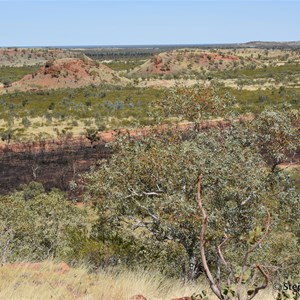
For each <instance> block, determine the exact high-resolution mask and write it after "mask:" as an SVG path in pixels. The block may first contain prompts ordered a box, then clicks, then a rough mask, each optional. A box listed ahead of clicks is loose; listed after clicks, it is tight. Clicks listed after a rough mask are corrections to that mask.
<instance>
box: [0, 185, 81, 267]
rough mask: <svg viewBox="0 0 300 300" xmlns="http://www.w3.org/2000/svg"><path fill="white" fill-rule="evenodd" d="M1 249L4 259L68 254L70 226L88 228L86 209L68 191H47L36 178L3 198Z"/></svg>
mask: <svg viewBox="0 0 300 300" xmlns="http://www.w3.org/2000/svg"><path fill="white" fill-rule="evenodd" d="M0 216H1V224H0V226H1V231H0V232H1V234H0V239H1V243H0V252H1V259H2V263H3V262H13V261H20V260H21V261H22V260H43V259H47V258H65V257H66V254H67V253H68V252H69V251H70V241H69V235H68V231H69V230H72V229H73V230H75V229H76V230H80V228H84V227H85V225H84V219H85V217H84V213H83V211H80V210H79V209H77V208H76V207H74V206H73V205H72V204H71V203H69V202H67V200H66V198H65V197H64V195H63V194H62V193H61V192H59V191H57V190H53V191H51V192H49V193H46V192H45V190H44V189H43V187H42V186H41V185H40V184H38V183H35V182H32V183H30V184H29V185H28V186H23V187H22V190H21V191H19V192H15V193H14V194H12V195H10V196H5V197H2V198H1V202H0Z"/></svg>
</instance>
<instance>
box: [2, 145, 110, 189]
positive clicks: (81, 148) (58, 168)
mask: <svg viewBox="0 0 300 300" xmlns="http://www.w3.org/2000/svg"><path fill="white" fill-rule="evenodd" d="M19 150H20V149H19ZM110 155H111V154H110V150H109V149H108V148H107V147H105V144H104V143H101V144H97V145H94V146H91V145H86V144H80V143H78V144H72V143H66V144H64V143H63V144H61V145H55V147H47V148H43V147H38V148H36V147H33V146H32V145H31V146H28V147H24V148H22V151H16V149H13V148H10V147H6V148H5V149H4V150H3V151H0V195H3V194H8V193H9V192H12V191H14V190H16V189H18V188H19V187H20V185H21V184H28V183H29V182H31V181H37V182H40V183H42V184H43V186H44V187H45V189H46V190H50V189H52V188H58V189H60V190H63V191H68V190H69V188H70V187H69V182H70V181H71V180H75V181H76V180H78V178H79V175H80V174H82V173H84V172H86V171H88V170H89V169H90V167H91V166H93V165H95V164H96V163H97V161H99V160H100V159H103V158H107V157H109V156H110Z"/></svg>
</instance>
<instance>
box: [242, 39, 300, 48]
mask: <svg viewBox="0 0 300 300" xmlns="http://www.w3.org/2000/svg"><path fill="white" fill-rule="evenodd" d="M238 45H239V46H241V47H257V48H300V41H291V42H265V41H251V42H247V43H243V44H238Z"/></svg>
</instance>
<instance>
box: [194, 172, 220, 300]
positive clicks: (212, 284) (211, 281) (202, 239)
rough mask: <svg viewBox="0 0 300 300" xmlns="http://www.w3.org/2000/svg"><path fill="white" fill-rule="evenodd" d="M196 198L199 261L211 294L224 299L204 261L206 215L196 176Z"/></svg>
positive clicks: (199, 178) (199, 181)
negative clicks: (199, 215) (199, 225)
mask: <svg viewBox="0 0 300 300" xmlns="http://www.w3.org/2000/svg"><path fill="white" fill-rule="evenodd" d="M197 196H198V197H197V198H198V205H199V207H200V210H201V214H202V218H203V220H202V226H201V231H200V235H199V241H200V255H201V261H202V266H203V269H204V273H205V275H206V277H207V279H208V282H209V285H210V288H211V290H212V291H213V293H214V294H215V295H216V296H217V297H218V298H219V299H224V297H223V295H222V292H221V290H220V288H219V287H218V286H217V285H216V283H215V281H214V278H213V276H212V274H211V271H210V269H209V267H208V264H207V259H206V254H205V231H206V226H207V215H206V212H205V209H204V207H203V204H202V199H201V175H199V176H198V191H197Z"/></svg>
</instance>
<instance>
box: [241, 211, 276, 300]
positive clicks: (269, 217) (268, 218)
mask: <svg viewBox="0 0 300 300" xmlns="http://www.w3.org/2000/svg"><path fill="white" fill-rule="evenodd" d="M270 223H271V216H270V212H269V210H268V209H267V218H266V221H265V226H266V230H265V233H264V234H263V235H262V237H261V238H260V239H259V240H258V241H257V242H256V243H255V244H254V245H253V246H252V247H251V248H250V249H248V250H247V252H246V253H245V255H244V258H243V262H242V271H241V274H240V277H239V281H238V283H237V297H238V299H239V300H240V299H241V287H242V281H243V277H244V274H245V272H246V270H247V261H248V257H249V255H250V254H251V253H252V252H254V251H255V250H256V249H257V247H258V246H259V245H260V244H261V243H262V242H263V241H264V239H265V238H266V237H267V236H268V235H269V233H270Z"/></svg>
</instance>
